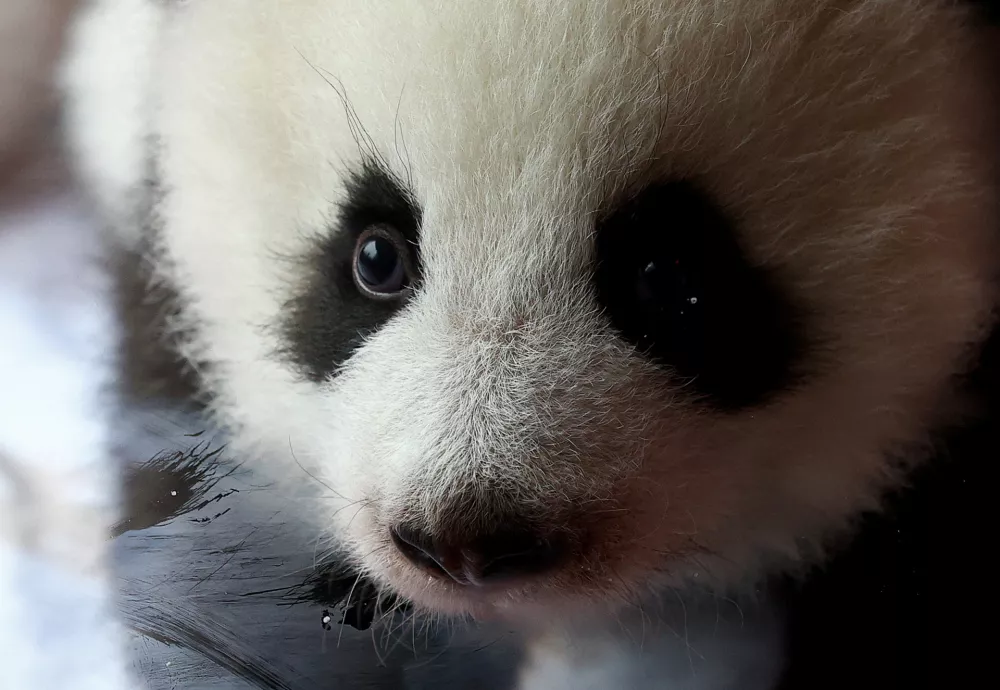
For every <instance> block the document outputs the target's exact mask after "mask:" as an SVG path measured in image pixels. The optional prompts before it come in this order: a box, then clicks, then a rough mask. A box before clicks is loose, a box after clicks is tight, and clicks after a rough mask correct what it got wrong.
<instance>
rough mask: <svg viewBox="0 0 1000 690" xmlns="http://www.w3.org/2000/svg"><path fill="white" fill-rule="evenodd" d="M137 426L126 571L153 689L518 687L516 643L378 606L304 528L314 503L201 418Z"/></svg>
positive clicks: (125, 602) (130, 444) (119, 541)
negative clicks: (260, 469)
mask: <svg viewBox="0 0 1000 690" xmlns="http://www.w3.org/2000/svg"><path fill="white" fill-rule="evenodd" d="M123 424H124V425H126V426H128V427H129V431H128V432H127V433H126V434H125V442H124V443H123V444H122V456H123V458H125V462H126V467H127V477H128V480H127V485H126V486H127V495H128V499H127V505H128V511H127V517H126V519H124V520H123V521H122V522H121V523H119V525H118V527H117V529H116V533H117V536H116V537H115V560H116V565H117V569H118V575H119V579H120V586H121V597H122V599H121V605H122V609H123V611H124V615H125V618H126V621H127V624H128V626H129V628H130V629H131V632H132V634H131V643H130V646H131V653H132V656H133V665H134V667H135V670H136V671H137V672H138V674H139V675H140V676H141V677H142V678H143V679H144V680H145V681H146V682H147V683H148V687H149V688H150V690H157V689H159V688H163V689H164V690H166V689H167V688H198V689H200V688H206V689H207V688H227V689H228V688H233V689H235V688H269V689H270V688H274V689H283V690H284V689H293V688H303V689H305V688H309V689H310V690H316V689H322V688H344V689H350V688H379V689H380V690H381V689H384V690H392V689H396V688H399V689H403V688H406V689H411V688H413V689H416V688H432V687H433V688H438V687H476V688H480V689H482V690H492V689H494V688H496V689H497V690H500V689H502V688H511V687H513V681H514V673H515V670H516V668H517V666H518V660H519V656H520V653H519V648H518V642H517V639H516V638H515V637H514V636H513V635H512V634H510V633H508V632H506V631H503V630H477V629H471V628H464V629H460V630H446V629H436V628H434V627H427V626H426V625H424V624H423V623H422V622H420V621H416V620H414V618H413V617H412V614H411V613H410V612H409V611H407V610H406V608H405V607H402V608H397V607H396V603H397V602H391V601H388V602H385V601H383V602H380V603H379V606H378V608H376V607H375V600H374V598H372V597H371V596H368V594H369V593H370V590H368V591H367V592H366V586H365V583H363V582H359V581H357V579H356V577H355V576H354V575H353V573H349V572H345V571H344V570H343V568H342V567H340V566H339V565H338V563H337V561H336V558H335V557H332V556H331V555H329V554H326V553H324V552H323V547H322V540H321V535H320V534H318V533H315V532H311V531H310V530H309V529H308V528H305V527H304V526H303V524H304V521H303V520H302V519H301V514H300V513H299V512H298V511H299V506H302V505H308V501H309V500H311V498H310V497H308V496H304V497H298V496H293V495H288V494H287V493H285V492H284V491H283V490H280V489H277V488H275V487H274V486H272V485H268V484H267V483H266V482H261V481H260V480H259V479H258V478H256V477H255V476H254V474H253V473H252V472H251V471H250V470H249V469H247V468H246V467H245V466H243V465H241V464H240V462H239V460H238V459H237V458H233V457H231V456H230V455H229V454H228V453H227V450H226V448H225V442H224V439H223V438H222V437H220V436H219V435H218V434H213V433H212V432H210V431H205V430H204V424H203V422H201V421H200V420H199V418H198V416H197V414H196V413H188V414H184V413H180V412H178V411H176V410H171V409H166V408H160V409H157V410H136V411H132V412H130V413H129V414H128V415H126V416H125V417H124V420H123ZM199 427H201V428H199ZM345 604H346V606H345ZM393 609H395V611H394V612H393V613H387V611H392V610H393ZM345 616H346V624H345V623H342V621H344V619H345ZM352 626H355V627H352ZM356 627H357V628H362V629H361V630H358V629H356Z"/></svg>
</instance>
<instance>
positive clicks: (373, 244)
mask: <svg viewBox="0 0 1000 690" xmlns="http://www.w3.org/2000/svg"><path fill="white" fill-rule="evenodd" d="M352 265H353V273H354V282H355V284H356V285H357V287H358V289H359V290H360V291H361V293H362V294H364V295H365V296H367V297H370V298H372V299H380V300H386V299H395V298H398V297H399V296H400V295H402V294H403V293H404V291H405V290H406V288H407V287H408V286H409V283H410V280H411V275H412V270H411V269H410V266H411V261H410V257H409V251H408V249H407V246H406V240H405V239H404V238H403V237H402V236H401V235H400V233H399V232H398V231H396V230H395V229H393V228H392V226H390V225H386V224H379V225H374V226H371V227H369V228H367V229H366V230H364V231H363V232H362V233H361V235H360V236H359V237H358V241H357V244H356V245H355V248H354V259H353V261H352Z"/></svg>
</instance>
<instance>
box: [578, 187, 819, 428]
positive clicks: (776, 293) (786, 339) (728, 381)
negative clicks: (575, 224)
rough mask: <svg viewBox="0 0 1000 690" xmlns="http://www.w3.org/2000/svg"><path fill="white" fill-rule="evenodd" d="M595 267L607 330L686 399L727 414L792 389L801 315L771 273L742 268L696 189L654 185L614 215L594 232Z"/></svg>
mask: <svg viewBox="0 0 1000 690" xmlns="http://www.w3.org/2000/svg"><path fill="white" fill-rule="evenodd" d="M597 257H598V265H597V269H596V272H595V282H596V287H597V293H598V299H599V301H600V303H601V305H602V306H603V307H604V309H605V312H606V313H607V315H608V318H609V319H610V320H611V322H612V324H613V325H614V326H615V328H616V329H617V330H618V331H619V332H620V333H621V335H622V337H624V338H625V339H626V340H627V341H629V342H630V343H632V344H634V345H635V346H636V347H637V348H638V349H639V350H640V351H641V352H643V353H645V354H647V355H648V356H650V357H652V358H653V359H654V360H655V361H657V362H659V363H660V364H663V365H664V366H665V367H667V368H669V369H670V370H671V371H673V372H675V373H676V374H677V376H678V377H680V378H681V379H689V380H690V381H691V386H690V388H689V390H692V391H694V392H696V393H697V394H699V395H701V396H704V397H705V398H707V399H708V400H709V401H711V403H713V404H714V405H715V406H717V407H719V408H722V409H725V410H728V411H733V410H738V409H741V408H744V407H747V406H751V405H758V404H761V403H763V402H765V401H767V399H768V398H770V397H771V396H772V395H773V394H775V393H778V392H780V391H782V390H784V389H786V388H788V387H789V386H790V385H792V384H793V383H794V382H795V375H796V373H797V372H796V365H797V364H798V363H799V362H800V361H801V360H802V355H803V353H804V350H805V343H806V339H805V336H804V328H803V325H802V319H801V316H800V310H799V309H798V308H796V307H795V306H793V304H792V303H791V301H790V300H789V298H788V297H787V296H786V295H785V294H783V292H782V291H781V290H780V288H779V287H778V281H777V280H776V279H775V276H774V274H773V272H772V271H769V270H768V269H766V268H765V267H762V266H757V265H754V264H753V263H752V262H751V261H750V260H749V259H748V258H747V256H746V255H745V254H744V252H743V250H742V248H741V247H740V245H739V238H738V227H737V221H736V219H733V218H730V217H729V216H728V215H727V213H726V212H725V210H724V209H722V208H721V207H720V206H719V205H718V204H717V203H715V201H714V200H713V199H712V198H711V196H710V195H709V194H708V193H707V192H706V191H705V190H704V189H702V188H701V187H700V186H699V185H698V184H697V183H695V182H693V181H690V180H681V181H673V182H667V183H662V184H657V185H653V186H651V187H649V188H647V189H646V190H644V191H643V192H641V193H640V194H639V195H637V196H636V197H635V198H633V199H631V200H629V201H628V202H626V203H625V204H624V205H623V206H621V207H620V208H618V209H617V210H615V211H614V212H613V213H612V214H611V215H610V216H609V217H608V218H606V219H605V220H604V221H603V222H601V223H600V225H599V227H598V232H597ZM653 266H655V268H652V269H651V268H650V267H653ZM644 271H645V272H644Z"/></svg>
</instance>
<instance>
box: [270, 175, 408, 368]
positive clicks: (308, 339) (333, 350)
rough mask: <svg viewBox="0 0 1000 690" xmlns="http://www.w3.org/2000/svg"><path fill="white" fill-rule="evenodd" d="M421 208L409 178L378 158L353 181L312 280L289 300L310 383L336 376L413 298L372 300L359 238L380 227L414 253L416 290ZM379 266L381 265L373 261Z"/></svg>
mask: <svg viewBox="0 0 1000 690" xmlns="http://www.w3.org/2000/svg"><path fill="white" fill-rule="evenodd" d="M420 218H421V210H420V208H419V206H417V204H416V202H415V201H414V199H413V196H412V194H411V193H410V192H409V190H407V189H405V188H404V186H403V184H402V182H401V181H400V180H399V179H398V178H397V177H395V176H394V175H392V174H391V173H390V172H388V171H386V170H385V169H384V168H383V167H382V166H380V165H379V164H378V163H376V162H374V161H372V160H367V161H365V162H364V163H363V164H362V166H361V168H360V169H359V170H358V171H357V172H355V173H352V174H351V175H350V177H349V179H348V181H347V185H346V194H345V196H344V201H343V202H342V203H341V205H340V208H339V209H338V213H337V215H336V220H335V227H332V228H330V230H329V232H327V233H326V234H324V235H323V236H322V237H321V238H320V239H319V240H318V241H317V243H316V246H315V247H314V249H313V251H312V252H311V253H310V255H309V257H308V269H307V270H308V271H309V273H310V278H309V280H308V281H307V283H306V286H305V288H304V290H303V291H302V293H301V294H299V295H298V296H296V297H295V298H294V299H292V300H291V301H290V303H289V305H288V311H287V316H286V320H285V324H284V327H285V328H284V330H285V340H286V342H287V344H288V348H287V349H288V354H289V356H290V358H291V359H292V361H293V362H294V363H295V364H296V365H297V366H298V367H299V368H300V369H301V370H303V371H304V372H305V374H306V375H307V376H308V378H309V379H310V380H313V381H322V380H324V379H326V378H328V377H330V376H331V375H333V374H335V373H336V371H337V369H338V368H339V367H340V366H341V365H342V364H343V363H344V362H345V361H346V360H347V359H348V357H350V356H351V354H352V353H353V352H354V350H356V349H357V348H358V347H359V346H360V345H361V343H362V342H363V341H364V338H365V337H367V336H368V335H370V334H372V333H373V332H375V331H376V330H377V329H378V328H380V327H381V326H382V325H384V324H385V323H386V322H387V321H388V320H389V319H390V318H391V317H392V316H393V314H395V313H396V312H397V311H398V310H399V309H400V308H401V306H402V305H403V304H405V302H406V300H405V296H401V297H400V298H399V299H393V300H377V299H372V298H371V296H370V295H366V294H365V293H363V292H362V291H361V290H359V287H358V284H357V283H356V278H355V257H356V253H357V251H358V249H359V248H358V240H359V239H360V238H362V236H363V235H364V234H366V233H368V234H371V229H372V228H377V229H379V231H380V235H379V236H380V237H387V236H389V235H390V234H391V236H392V238H393V239H394V240H395V241H396V243H397V244H399V245H400V246H399V249H400V251H403V250H405V251H406V252H407V265H408V269H409V271H410V274H411V275H410V280H409V283H408V287H409V288H410V289H413V288H415V287H416V285H417V281H418V279H419V275H420V247H419V244H418V241H419V233H420ZM369 267H370V268H371V269H372V270H376V271H377V270H380V267H379V266H378V265H377V264H374V263H372V264H370V265H369Z"/></svg>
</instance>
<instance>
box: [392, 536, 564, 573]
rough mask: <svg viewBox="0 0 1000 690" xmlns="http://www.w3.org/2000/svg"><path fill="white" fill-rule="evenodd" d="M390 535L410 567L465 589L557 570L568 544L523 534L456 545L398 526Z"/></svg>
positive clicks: (556, 537) (473, 539) (461, 540)
mask: <svg viewBox="0 0 1000 690" xmlns="http://www.w3.org/2000/svg"><path fill="white" fill-rule="evenodd" d="M389 532H390V534H391V536H392V542H393V543H394V544H395V545H396V548H397V549H399V552H400V553H402V554H403V555H404V556H405V557H406V559H407V560H409V561H410V562H411V563H413V564H414V565H417V566H419V567H421V568H423V569H424V570H426V571H427V572H428V573H430V574H431V575H434V576H437V577H447V578H450V579H452V580H454V581H455V582H457V583H459V584H462V585H484V584H493V583H496V582H499V581H502V580H505V579H510V578H515V577H524V576H528V575H538V574H540V573H543V572H545V571H546V570H550V569H552V568H553V567H555V566H556V565H557V564H558V562H559V561H560V560H561V559H562V556H563V555H564V553H565V540H564V539H562V538H560V537H558V536H542V535H541V534H540V533H538V532H535V531H532V530H524V529H504V530H501V531H497V532H494V533H492V534H487V535H483V536H479V537H475V538H469V539H460V540H454V541H450V540H448V539H446V538H435V537H433V536H432V535H430V534H428V533H427V532H425V531H423V530H419V529H416V528H414V527H410V526H406V525H397V526H396V527H393V528H392V529H390V530H389Z"/></svg>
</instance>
